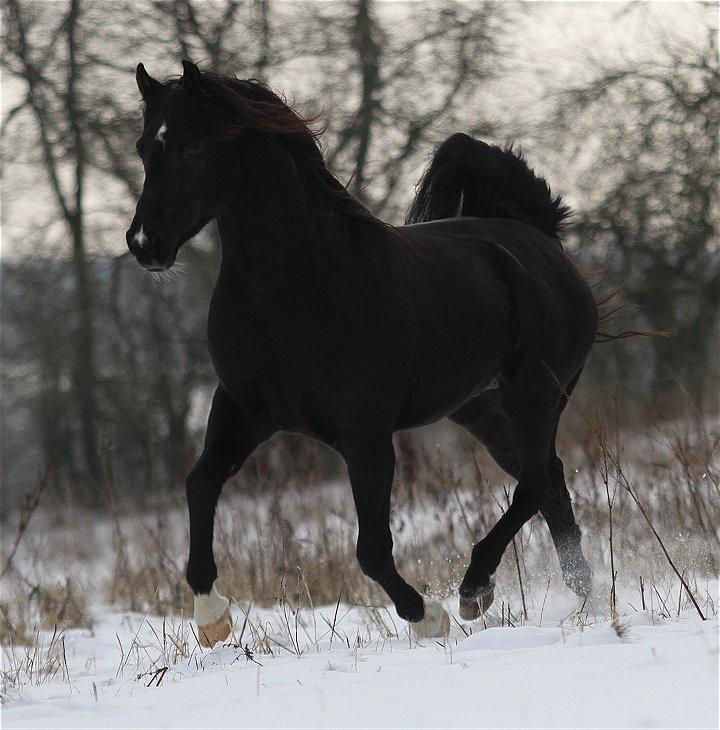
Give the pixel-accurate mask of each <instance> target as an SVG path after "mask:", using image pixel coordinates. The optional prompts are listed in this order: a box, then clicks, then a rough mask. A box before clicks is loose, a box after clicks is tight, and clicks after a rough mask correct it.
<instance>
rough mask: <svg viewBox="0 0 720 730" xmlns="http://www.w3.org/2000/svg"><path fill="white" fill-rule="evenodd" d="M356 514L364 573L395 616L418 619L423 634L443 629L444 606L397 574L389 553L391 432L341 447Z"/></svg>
mask: <svg viewBox="0 0 720 730" xmlns="http://www.w3.org/2000/svg"><path fill="white" fill-rule="evenodd" d="M341 451H342V454H343V456H344V457H345V461H346V463H347V467H348V473H349V475H350V483H351V485H352V491H353V499H354V500H355V508H356V510H357V515H358V541H357V559H358V563H359V564H360V569H361V570H362V572H363V573H364V574H365V575H366V576H368V578H372V579H373V580H374V581H375V582H376V583H378V584H379V585H380V586H381V587H382V588H383V590H384V591H385V593H387V595H388V596H389V597H390V600H391V601H392V602H393V603H394V604H395V609H396V610H397V613H398V616H400V618H403V619H405V620H406V621H410V622H411V623H418V622H422V623H421V627H420V629H419V630H418V631H417V632H416V633H417V634H418V635H421V636H422V635H424V636H440V635H442V634H447V632H448V630H449V628H450V621H449V618H448V617H447V615H446V614H445V612H444V610H443V608H442V606H440V604H439V603H436V602H427V603H426V602H424V601H423V597H422V596H421V595H420V594H419V593H418V592H417V591H416V590H415V589H414V588H413V587H412V586H411V585H409V584H408V583H406V581H405V580H404V579H403V577H402V576H401V575H400V574H399V573H398V571H397V568H396V567H395V561H394V560H393V555H392V547H393V541H392V534H391V533H390V494H391V491H392V482H393V475H394V471H395V450H394V448H393V443H392V437H391V436H390V435H389V434H388V435H387V436H383V437H374V438H367V437H364V438H358V439H356V440H353V441H351V442H350V443H348V444H347V445H346V446H345V447H344V448H342V450H341Z"/></svg>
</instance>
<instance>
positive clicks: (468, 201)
mask: <svg viewBox="0 0 720 730" xmlns="http://www.w3.org/2000/svg"><path fill="white" fill-rule="evenodd" d="M462 216H474V217H476V218H510V219H511V220H516V221H521V222H522V223H527V224H528V225H531V226H533V227H534V228H537V229H538V230H539V231H542V233H544V234H546V235H548V236H552V237H553V238H558V239H559V237H560V233H561V232H562V228H563V224H564V222H565V221H566V220H567V218H568V217H569V216H570V208H568V206H566V205H565V204H564V203H563V201H562V198H561V197H560V196H559V195H558V196H555V197H553V195H552V193H551V191H550V186H549V185H548V184H547V181H546V180H545V179H544V178H542V177H539V176H538V175H536V174H535V173H534V172H533V170H531V169H530V167H529V166H528V164H527V162H525V159H524V158H523V156H522V153H521V152H520V150H519V149H516V148H514V147H513V146H512V145H509V146H507V147H505V148H504V149H503V148H502V147H497V146H495V145H489V144H486V143H485V142H481V141H480V140H477V139H473V138H472V137H469V136H468V135H467V134H461V133H458V134H453V136H452V137H449V138H448V139H446V140H445V141H444V142H443V143H442V144H441V145H440V146H439V147H438V148H437V150H436V152H435V155H434V156H433V159H432V162H431V163H430V165H429V166H428V168H427V170H426V171H425V173H424V174H423V176H422V179H421V180H420V184H419V186H418V191H417V194H416V196H415V200H414V201H413V204H412V206H411V207H410V211H409V213H408V215H407V223H421V222H423V221H432V220H439V219H441V218H457V217H462Z"/></svg>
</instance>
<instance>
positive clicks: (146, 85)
mask: <svg viewBox="0 0 720 730" xmlns="http://www.w3.org/2000/svg"><path fill="white" fill-rule="evenodd" d="M135 81H137V85H138V89H140V95H141V96H142V98H143V101H144V102H145V103H146V104H147V103H148V102H149V101H150V100H151V99H152V98H153V97H154V96H155V95H156V94H157V93H158V91H160V89H161V88H162V84H161V83H160V82H159V81H156V80H155V79H154V78H153V77H152V76H150V74H149V73H148V72H147V71H146V70H145V66H143V65H142V64H141V63H139V64H138V65H137V68H136V69H135Z"/></svg>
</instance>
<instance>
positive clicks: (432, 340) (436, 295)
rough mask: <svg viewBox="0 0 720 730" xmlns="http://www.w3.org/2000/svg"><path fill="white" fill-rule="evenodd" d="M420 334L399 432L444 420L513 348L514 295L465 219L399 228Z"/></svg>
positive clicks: (494, 371) (495, 370) (484, 382)
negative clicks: (405, 242) (407, 427)
mask: <svg viewBox="0 0 720 730" xmlns="http://www.w3.org/2000/svg"><path fill="white" fill-rule="evenodd" d="M402 231H403V233H404V234H405V235H406V237H407V239H408V251H407V259H406V266H407V271H408V289H409V292H410V294H409V297H410V299H411V300H412V305H413V316H414V320H415V326H416V332H417V336H416V339H415V341H414V345H413V353H412V365H411V371H410V379H409V383H408V391H407V395H406V399H405V403H404V406H403V413H402V415H401V423H400V424H399V425H400V426H401V427H406V426H411V425H417V424H420V423H426V422H431V421H433V420H437V419H438V418H441V417H442V416H445V415H447V414H448V413H450V412H452V411H453V410H454V409H456V408H457V407H458V406H459V405H461V404H462V403H464V402H465V401H466V400H468V399H469V398H471V397H473V396H474V395H476V394H477V393H478V392H480V391H482V390H483V389H484V388H485V387H486V386H487V385H488V384H489V383H490V382H491V381H492V380H493V379H494V377H495V376H496V375H497V373H498V371H499V370H500V369H501V368H502V364H503V362H504V361H505V359H506V358H507V357H508V355H509V353H510V350H511V348H512V344H513V332H514V329H515V324H514V310H513V304H512V302H511V292H510V290H509V289H508V287H507V284H506V282H505V281H504V280H503V277H502V276H500V275H499V273H498V271H497V270H496V267H495V266H494V265H493V262H492V258H491V257H489V256H488V255H487V250H486V247H483V245H482V244H481V242H480V241H479V239H478V235H477V231H476V230H475V228H474V227H473V226H472V225H470V226H468V225H467V222H466V221H464V220H462V219H461V220H452V221H439V222H436V223H432V224H424V225H421V226H408V227H406V228H404V229H402Z"/></svg>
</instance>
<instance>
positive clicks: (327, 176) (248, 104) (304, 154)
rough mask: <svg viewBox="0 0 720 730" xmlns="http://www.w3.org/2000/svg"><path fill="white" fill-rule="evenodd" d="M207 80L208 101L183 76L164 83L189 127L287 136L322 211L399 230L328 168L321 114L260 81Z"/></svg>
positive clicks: (222, 133)
mask: <svg viewBox="0 0 720 730" xmlns="http://www.w3.org/2000/svg"><path fill="white" fill-rule="evenodd" d="M202 80H203V89H204V91H205V97H204V98H203V99H198V98H197V97H196V96H194V95H191V94H187V93H186V92H185V91H184V89H183V87H182V84H180V83H178V81H177V80H169V81H166V82H165V84H164V85H165V87H166V89H168V90H169V91H171V92H172V93H174V94H178V95H179V96H180V97H181V98H182V100H183V103H182V104H179V105H177V107H176V112H177V113H178V114H179V115H180V116H181V117H182V122H183V124H184V125H186V129H194V130H195V131H196V132H197V133H198V134H200V135H202V136H205V137H208V136H209V137H213V138H216V139H233V138H237V137H239V136H240V135H241V134H242V133H243V132H245V131H248V130H251V131H255V132H264V133H268V134H277V135H279V136H281V137H282V138H283V139H284V141H285V143H286V145H287V147H288V149H289V151H290V153H291V154H292V156H293V159H294V160H295V163H296V165H297V166H298V169H299V171H300V173H301V175H302V176H303V178H304V179H305V181H306V183H307V186H308V189H309V191H310V194H311V197H312V199H313V202H314V204H315V206H316V209H317V211H318V212H319V213H320V214H321V215H323V214H324V215H330V216H332V215H339V216H342V217H343V218H345V219H346V220H348V221H351V222H355V223H362V224H367V225H370V226H374V227H376V228H379V229H382V230H385V231H393V230H394V229H393V228H392V226H389V225H388V224H387V223H384V222H383V221H381V220H379V219H378V218H376V217H375V216H374V215H372V213H370V211H368V210H367V208H365V206H364V205H363V204H362V203H361V202H360V201H359V200H357V199H356V198H355V197H354V196H353V195H352V194H351V193H350V192H349V191H348V190H347V188H346V187H345V186H344V185H343V184H342V183H341V182H340V181H339V180H338V179H337V177H336V176H335V175H334V174H333V173H332V172H331V171H330V170H328V168H327V166H326V165H325V160H324V158H323V154H322V150H321V146H320V137H321V135H322V133H323V132H324V131H325V128H324V127H321V128H320V129H319V130H317V131H314V130H312V129H311V128H310V126H309V125H311V124H313V123H316V122H318V121H319V118H320V115H316V116H313V117H302V116H301V115H300V114H298V112H296V111H295V110H294V109H293V108H292V107H291V106H290V105H289V104H287V103H286V101H285V100H284V99H283V98H281V97H280V96H279V95H278V94H276V93H275V92H274V91H272V90H271V89H270V88H269V87H268V86H266V85H265V84H263V83H262V82H261V81H258V80H256V79H238V78H235V77H234V76H223V75H220V74H215V73H210V72H203V74H202Z"/></svg>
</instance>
